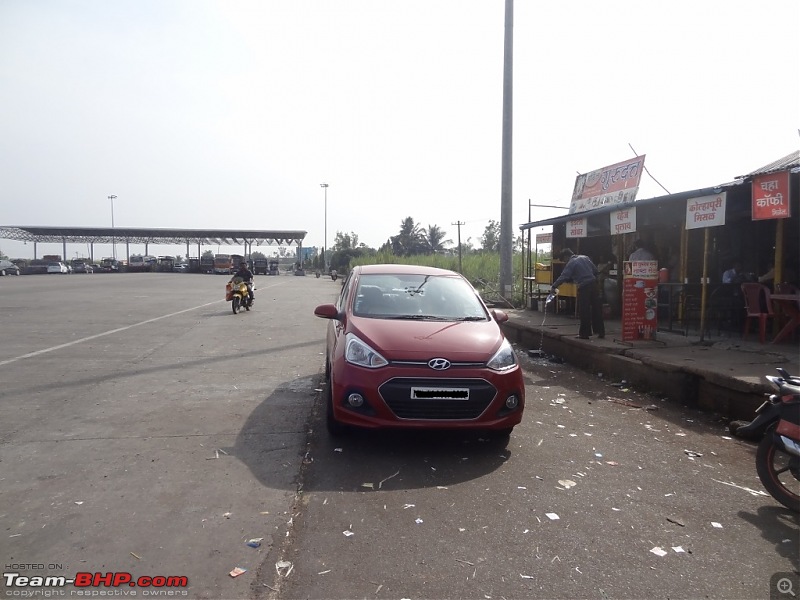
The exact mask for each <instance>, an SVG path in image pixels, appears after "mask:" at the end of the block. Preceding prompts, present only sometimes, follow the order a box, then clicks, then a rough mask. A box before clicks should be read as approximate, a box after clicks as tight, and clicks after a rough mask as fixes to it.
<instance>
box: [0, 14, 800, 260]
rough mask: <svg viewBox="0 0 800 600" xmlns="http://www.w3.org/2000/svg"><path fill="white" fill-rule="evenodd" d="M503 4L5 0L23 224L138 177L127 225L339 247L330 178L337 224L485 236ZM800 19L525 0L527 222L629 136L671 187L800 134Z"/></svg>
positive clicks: (2, 207)
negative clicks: (250, 232) (300, 235)
mask: <svg viewBox="0 0 800 600" xmlns="http://www.w3.org/2000/svg"><path fill="white" fill-rule="evenodd" d="M504 5H505V3H504V1H503V0H396V1H393V2H390V1H381V0H325V1H322V0H306V1H304V0H286V1H277V0H261V1H240V0H225V1H222V0H220V1H212V0H206V1H203V0H154V1H150V0H135V1H128V0H61V1H48V0H0V225H50V226H58V225H82V226H93V227H101V226H110V225H111V207H110V202H109V200H108V196H109V195H110V194H115V195H116V196H117V199H116V200H115V201H114V220H115V224H116V225H117V226H130V227H186V228H252V229H303V230H307V231H308V235H307V237H306V241H305V244H304V245H306V246H314V245H322V243H323V237H324V236H323V231H324V224H325V218H324V210H323V190H322V188H320V185H319V184H320V183H322V182H327V183H329V184H330V187H329V188H328V212H327V224H328V227H327V230H328V236H327V238H328V244H329V245H330V244H331V243H332V241H333V238H334V235H335V233H336V232H337V231H344V232H350V231H354V232H355V233H356V234H358V236H359V238H360V240H361V241H363V242H365V243H366V244H368V245H370V246H375V247H377V246H379V245H380V244H382V243H383V242H384V241H386V240H387V239H388V238H389V237H390V236H392V235H395V234H396V233H397V231H398V229H399V226H400V222H401V220H402V219H403V218H404V217H407V216H411V217H412V218H414V220H415V221H416V222H418V223H420V224H421V225H422V226H428V225H438V226H440V227H442V228H443V229H444V230H445V231H446V232H447V237H449V238H451V239H452V240H454V241H455V239H456V236H457V230H456V227H455V226H454V225H451V223H453V222H455V221H459V220H460V221H464V222H466V225H465V226H464V227H463V228H462V239H464V240H466V239H467V238H468V237H471V238H472V240H473V242H475V243H477V240H478V238H479V237H480V235H481V233H482V232H483V229H484V227H485V226H486V225H487V224H488V222H489V220H490V219H494V220H497V221H499V220H500V182H501V181H500V175H501V173H500V166H501V147H500V145H501V124H502V77H503V21H504ZM798 23H800V3H798V2H797V0H760V1H758V2H755V1H752V0H738V1H737V0H733V1H732V0H726V1H718V0H703V1H699V2H698V1H697V0H693V1H691V2H690V1H688V0H673V1H671V2H660V3H651V2H634V1H628V0H604V1H603V2H597V1H596V0H586V1H583V0H577V1H574V2H547V3H545V2H539V1H534V0H517V2H516V5H515V23H514V42H515V43H514V147H513V148H514V149H513V169H514V175H513V198H514V223H513V228H514V231H515V233H517V232H518V226H519V225H520V224H522V223H525V222H527V221H528V202H529V200H530V201H531V202H533V203H536V204H557V205H563V206H567V205H568V203H569V199H570V195H571V192H572V187H573V183H574V180H575V175H576V173H577V172H579V171H580V172H586V171H591V170H594V169H597V168H600V167H602V166H604V165H608V164H612V163H615V162H619V161H621V160H625V159H627V158H630V157H631V156H633V152H632V151H631V149H630V147H629V144H631V145H632V146H633V147H634V148H635V149H636V151H637V152H638V153H639V154H646V155H647V159H646V162H645V166H647V167H648V169H649V170H650V172H651V173H652V174H653V176H655V177H656V178H657V179H658V180H659V181H660V182H661V183H662V184H664V186H666V187H667V188H668V189H669V190H670V191H671V192H679V191H685V190H689V189H695V188H698V187H705V186H709V185H714V184H717V183H722V182H726V181H731V180H732V179H733V178H734V177H735V176H737V175H741V174H743V173H746V172H748V171H752V170H754V169H756V168H758V167H760V166H763V165H764V164H767V163H769V162H771V161H773V160H775V159H777V158H779V157H782V156H784V155H786V154H788V153H789V152H791V151H794V150H797V149H798V147H800V137H798V127H800V78H798V76H797V59H798V50H797V27H798ZM662 193H663V192H662V190H661V189H660V188H659V187H658V185H657V184H656V183H655V182H654V181H653V180H652V179H650V178H649V177H648V176H647V175H644V177H643V179H642V186H641V189H640V193H639V198H650V197H653V196H657V195H661V194H662ZM564 212H566V211H559V210H553V209H535V211H534V220H538V219H543V218H548V217H551V216H555V215H558V214H562V213H564ZM48 246H51V247H48ZM48 246H41V245H40V254H41V253H43V252H49V251H52V252H58V253H60V250H61V248H60V245H48ZM0 249H2V250H3V251H4V252H6V253H7V254H9V255H11V256H12V257H15V256H28V257H30V256H32V247H31V246H30V245H28V246H23V245H22V244H21V243H18V242H10V241H8V240H0ZM75 250H80V249H78V248H70V252H71V253H72V252H74V251H75ZM141 250H143V248H136V247H134V248H132V251H141ZM152 250H153V249H151V251H152ZM177 250H178V251H180V248H178V249H177ZM184 251H185V249H184ZM119 252H120V251H119V250H118V253H119ZM84 253H85V252H84ZM158 253H166V249H161V250H158ZM100 254H102V255H104V256H106V255H110V248H109V249H106V250H102V249H98V250H96V256H97V255H100Z"/></svg>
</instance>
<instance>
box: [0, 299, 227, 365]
mask: <svg viewBox="0 0 800 600" xmlns="http://www.w3.org/2000/svg"><path fill="white" fill-rule="evenodd" d="M219 302H225V300H214V302H206V303H205V304H201V305H200V306H193V307H192V308H185V309H183V310H179V311H178V312H174V313H170V314H168V315H161V316H160V317H155V318H153V319H147V320H146V321H141V322H139V323H133V324H132V325H126V326H125V327H118V328H117V329H112V330H110V331H104V332H103V333H98V334H96V335H90V336H89V337H85V338H81V339H79V340H73V341H71V342H67V343H66V344H59V345H58V346H52V347H50V348H45V349H44V350H36V351H35V352H28V354H23V355H22V356H16V357H14V358H9V359H8V360H3V361H0V367H2V366H4V365H7V364H10V363H13V362H17V361H18V360H22V359H23V358H32V357H34V356H39V355H40V354H47V353H48V352H53V351H55V350H61V349H62V348H69V347H70V346H74V345H75V344H82V343H83V342H88V341H89V340H96V339H97V338H101V337H104V336H107V335H111V334H112V333H119V332H120V331H126V330H128V329H133V328H134V327H139V326H140V325H147V324H148V323H154V322H155V321H160V320H161V319H168V318H169V317H174V316H175V315H180V314H182V313H185V312H189V311H192V310H197V309H198V308H205V307H206V306H211V305H212V304H217V303H219Z"/></svg>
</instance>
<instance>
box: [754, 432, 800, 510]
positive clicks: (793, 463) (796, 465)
mask: <svg viewBox="0 0 800 600" xmlns="http://www.w3.org/2000/svg"><path fill="white" fill-rule="evenodd" d="M773 433H774V429H770V430H769V431H767V433H766V435H765V436H764V437H763V439H762V440H761V442H760V443H759V444H758V450H757V451H756V472H757V473H758V478H759V479H760V480H761V483H762V484H764V487H765V488H766V490H767V491H768V492H769V493H770V495H771V496H772V497H773V498H775V500H777V501H778V502H780V503H781V504H783V505H784V506H785V507H786V508H788V509H789V510H793V511H794V512H800V457H798V456H793V455H791V454H787V453H786V452H784V451H783V450H781V449H780V448H779V447H778V445H777V444H775V440H774V439H773Z"/></svg>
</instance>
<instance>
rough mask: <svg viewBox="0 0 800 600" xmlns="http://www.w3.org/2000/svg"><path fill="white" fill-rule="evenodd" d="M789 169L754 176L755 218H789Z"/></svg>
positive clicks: (755, 219)
mask: <svg viewBox="0 0 800 600" xmlns="http://www.w3.org/2000/svg"><path fill="white" fill-rule="evenodd" d="M791 216H792V215H791V211H790V209H789V171H781V172H780V173H771V174H769V175H758V176H756V177H754V178H753V220H754V221H757V220H759V219H788V218H789V217H791Z"/></svg>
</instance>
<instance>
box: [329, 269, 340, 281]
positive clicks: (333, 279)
mask: <svg viewBox="0 0 800 600" xmlns="http://www.w3.org/2000/svg"><path fill="white" fill-rule="evenodd" d="M338 276H339V274H338V273H337V272H336V269H333V270H332V271H331V281H336V278H337V277H338Z"/></svg>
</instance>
